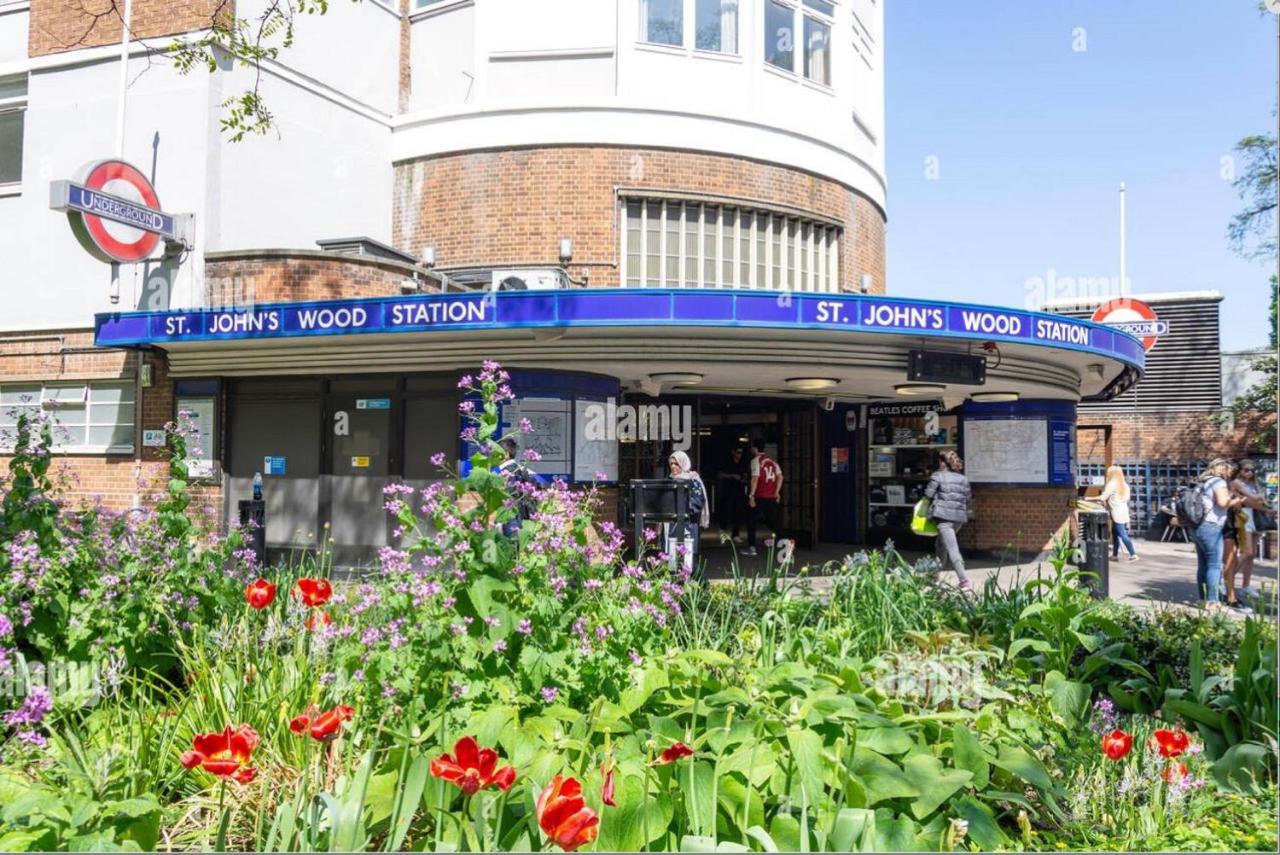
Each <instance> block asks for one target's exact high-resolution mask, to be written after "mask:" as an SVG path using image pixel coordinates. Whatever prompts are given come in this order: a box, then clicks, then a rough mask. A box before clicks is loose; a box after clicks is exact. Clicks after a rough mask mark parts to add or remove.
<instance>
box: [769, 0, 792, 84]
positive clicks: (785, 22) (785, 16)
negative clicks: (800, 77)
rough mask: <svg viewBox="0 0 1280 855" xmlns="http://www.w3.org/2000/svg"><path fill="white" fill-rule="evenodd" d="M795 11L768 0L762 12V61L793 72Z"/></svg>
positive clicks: (774, 0)
mask: <svg viewBox="0 0 1280 855" xmlns="http://www.w3.org/2000/svg"><path fill="white" fill-rule="evenodd" d="M795 18H796V16H795V10H794V9H792V8H791V7H790V6H786V5H784V4H782V3H779V2H777V0H768V2H767V3H766V4H765V12H764V61H765V62H767V63H769V64H770V65H773V66H777V67H778V68H785V69H786V70H787V71H794V70H795V54H796V51H795V44H796V29H795V27H796V22H795Z"/></svg>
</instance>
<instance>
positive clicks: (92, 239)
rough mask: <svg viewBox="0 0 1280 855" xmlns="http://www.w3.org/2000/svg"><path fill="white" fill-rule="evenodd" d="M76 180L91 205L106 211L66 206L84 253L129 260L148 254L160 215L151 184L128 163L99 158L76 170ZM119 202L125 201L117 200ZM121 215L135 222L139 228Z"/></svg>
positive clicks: (152, 249)
mask: <svg viewBox="0 0 1280 855" xmlns="http://www.w3.org/2000/svg"><path fill="white" fill-rule="evenodd" d="M77 179H78V183H79V184H81V185H83V187H84V188H85V189H86V190H88V191H90V193H89V197H90V198H91V199H92V200H93V203H92V206H93V207H95V208H97V207H100V209H101V210H103V211H105V212H108V213H109V214H110V215H111V216H110V217H108V216H98V215H96V214H92V213H89V212H88V211H80V210H71V211H68V212H67V218H68V219H69V220H70V221H71V229H72V231H73V232H74V233H75V236H76V238H77V239H79V241H80V243H81V245H82V246H84V248H85V249H86V250H87V251H88V252H89V254H91V255H93V256H94V257H96V258H98V259H99V260H101V261H108V262H111V261H115V262H120V263H122V264H132V263H135V262H139V261H142V260H144V259H146V258H149V257H150V256H151V254H152V253H153V252H155V249H156V246H158V245H159V243H160V234H158V233H157V231H154V230H152V229H156V228H159V226H160V221H161V219H162V218H163V216H164V215H163V214H161V213H160V198H159V196H157V195H156V189H155V187H153V186H152V185H151V182H150V181H148V180H147V177H146V176H145V175H143V174H142V173H141V172H139V171H138V169H137V168H136V167H135V166H133V165H132V164H129V163H125V162H124V161H123V160H101V161H97V162H95V163H90V164H88V165H87V166H85V167H84V168H83V169H81V170H80V173H79V175H78V176H77ZM120 201H123V202H125V203H128V204H125V205H121V204H119V202H120ZM121 220H128V221H129V222H136V223H137V224H138V225H139V226H142V228H138V227H136V226H134V225H130V224H128V223H126V222H121Z"/></svg>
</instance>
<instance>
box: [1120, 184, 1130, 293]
mask: <svg viewBox="0 0 1280 855" xmlns="http://www.w3.org/2000/svg"><path fill="white" fill-rule="evenodd" d="M1124 202H1125V189H1124V182H1123V181H1121V182H1120V296H1122V297H1126V296H1128V294H1129V280H1128V278H1127V275H1126V268H1125V263H1126V261H1127V260H1128V259H1127V257H1126V249H1127V247H1126V246H1125V223H1124V219H1125V210H1124V207H1125V206H1124Z"/></svg>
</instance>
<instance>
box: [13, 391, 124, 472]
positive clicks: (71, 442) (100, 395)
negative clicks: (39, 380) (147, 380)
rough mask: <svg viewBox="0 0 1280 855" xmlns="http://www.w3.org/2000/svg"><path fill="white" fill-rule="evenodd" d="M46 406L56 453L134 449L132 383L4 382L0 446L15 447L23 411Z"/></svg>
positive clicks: (35, 410) (33, 412)
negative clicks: (36, 383) (51, 422)
mask: <svg viewBox="0 0 1280 855" xmlns="http://www.w3.org/2000/svg"><path fill="white" fill-rule="evenodd" d="M41 410H44V411H46V412H48V413H49V415H50V416H51V417H52V419H53V422H54V428H53V449H54V451H61V452H80V453H109V454H117V453H120V454H129V453H132V452H133V425H134V397H133V384H132V383H131V382H128V381H124V382H118V383H115V382H112V383H91V384H85V383H57V384H54V383H50V384H45V385H43V386H41V385H34V384H29V385H9V384H5V385H4V386H0V449H12V448H13V443H14V430H15V428H16V427H17V423H18V417H19V415H21V414H24V413H25V414H26V415H28V416H33V415H36V414H37V413H39V412H40V411H41Z"/></svg>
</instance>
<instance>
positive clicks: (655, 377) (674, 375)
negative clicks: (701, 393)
mask: <svg viewBox="0 0 1280 855" xmlns="http://www.w3.org/2000/svg"><path fill="white" fill-rule="evenodd" d="M649 379H650V380H652V381H654V382H655V383H671V384H673V385H676V386H693V385H695V384H698V383H701V382H702V375H701V374H699V373H698V372H696V371H662V372H659V373H657V374H650V375H649Z"/></svg>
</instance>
